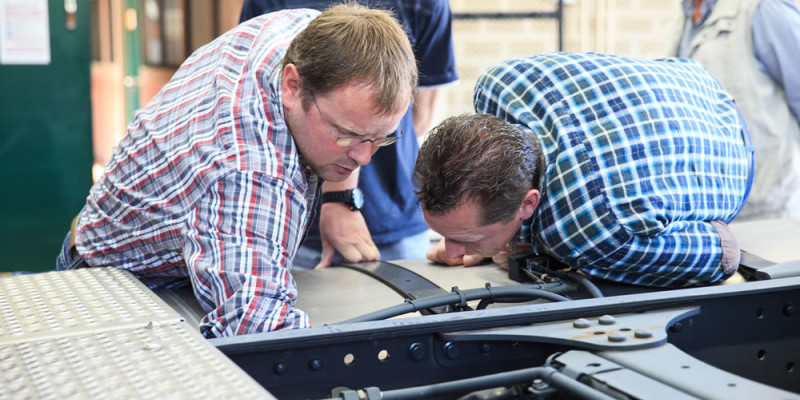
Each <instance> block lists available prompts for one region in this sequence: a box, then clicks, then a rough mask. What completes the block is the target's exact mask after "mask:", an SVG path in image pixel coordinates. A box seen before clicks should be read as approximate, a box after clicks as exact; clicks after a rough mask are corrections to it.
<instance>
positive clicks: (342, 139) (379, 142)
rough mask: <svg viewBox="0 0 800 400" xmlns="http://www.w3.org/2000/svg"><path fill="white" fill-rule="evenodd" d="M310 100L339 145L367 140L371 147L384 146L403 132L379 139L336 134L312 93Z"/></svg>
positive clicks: (348, 144)
mask: <svg viewBox="0 0 800 400" xmlns="http://www.w3.org/2000/svg"><path fill="white" fill-rule="evenodd" d="M311 101H313V102H314V107H316V108H317V112H318V113H319V116H320V118H322V123H324V124H325V126H326V127H327V128H328V134H329V135H331V136H333V138H334V139H336V145H337V146H339V147H351V146H355V145H357V144H361V143H364V142H369V143H370V144H371V145H372V146H373V147H384V146H388V145H390V144H394V143H395V142H397V141H398V140H400V137H401V136H403V133H404V132H403V131H400V133H399V134H398V135H397V136H387V137H385V138H380V139H361V138H349V137H341V136H336V135H335V134H334V133H333V128H331V127H330V125H328V122H326V121H325V116H324V115H322V110H320V109H319V104H317V98H316V96H314V95H313V94H312V95H311Z"/></svg>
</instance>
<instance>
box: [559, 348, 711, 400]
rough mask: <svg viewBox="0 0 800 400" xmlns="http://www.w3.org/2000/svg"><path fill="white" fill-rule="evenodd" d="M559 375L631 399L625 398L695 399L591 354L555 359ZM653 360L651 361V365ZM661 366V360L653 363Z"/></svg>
mask: <svg viewBox="0 0 800 400" xmlns="http://www.w3.org/2000/svg"><path fill="white" fill-rule="evenodd" d="M554 361H555V364H561V365H562V368H561V372H562V373H563V374H564V375H566V376H569V377H571V378H572V379H576V380H578V379H580V380H582V381H583V382H587V383H588V384H589V385H590V386H592V387H596V388H598V389H602V390H603V391H605V392H610V393H615V394H622V393H624V394H625V396H630V397H626V398H634V399H647V400H689V399H697V397H695V396H692V395H690V394H688V393H685V392H682V391H680V390H678V389H676V388H673V387H671V386H669V385H667V384H665V383H663V382H660V381H658V380H656V379H653V378H650V377H647V376H645V375H642V374H640V373H638V372H636V371H634V370H632V369H628V368H625V367H623V366H621V365H619V364H616V363H614V362H612V361H610V360H608V359H605V358H602V357H599V356H597V355H595V354H594V353H590V352H588V351H583V350H572V351H568V352H566V353H564V354H561V355H559V356H558V357H556V358H555V360H554ZM653 361H654V360H651V362H653ZM654 364H659V365H661V360H658V362H654Z"/></svg>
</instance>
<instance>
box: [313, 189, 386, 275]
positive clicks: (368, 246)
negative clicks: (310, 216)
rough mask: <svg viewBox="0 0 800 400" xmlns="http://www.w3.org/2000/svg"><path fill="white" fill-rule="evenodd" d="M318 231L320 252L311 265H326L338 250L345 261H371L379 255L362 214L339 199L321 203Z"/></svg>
mask: <svg viewBox="0 0 800 400" xmlns="http://www.w3.org/2000/svg"><path fill="white" fill-rule="evenodd" d="M319 231H320V236H321V237H322V256H321V258H320V261H319V264H317V266H316V267H315V268H317V269H319V268H328V267H329V266H330V265H331V262H332V261H333V255H334V254H335V252H338V253H339V254H341V255H342V258H344V259H345V260H347V261H349V262H359V261H373V260H377V259H379V258H380V257H381V253H380V252H379V251H378V247H377V246H375V243H373V242H372V235H370V233H369V229H368V228H367V223H366V222H364V217H363V216H362V215H361V213H360V212H358V211H351V210H350V208H349V207H347V206H346V205H344V204H341V203H325V204H323V205H322V207H321V209H320V215H319Z"/></svg>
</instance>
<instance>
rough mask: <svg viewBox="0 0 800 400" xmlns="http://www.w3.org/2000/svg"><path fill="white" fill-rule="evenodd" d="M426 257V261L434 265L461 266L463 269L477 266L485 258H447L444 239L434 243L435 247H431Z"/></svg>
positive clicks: (476, 256) (473, 256)
mask: <svg viewBox="0 0 800 400" xmlns="http://www.w3.org/2000/svg"><path fill="white" fill-rule="evenodd" d="M427 257H428V260H431V261H433V262H435V263H439V264H445V265H451V266H452V265H463V266H465V267H471V266H473V265H478V264H480V263H481V262H483V261H484V260H485V259H486V257H484V256H479V255H463V256H456V257H448V256H447V253H446V252H445V247H444V239H442V240H440V241H439V243H436V244H435V245H433V247H431V248H430V249H429V250H428V254H427Z"/></svg>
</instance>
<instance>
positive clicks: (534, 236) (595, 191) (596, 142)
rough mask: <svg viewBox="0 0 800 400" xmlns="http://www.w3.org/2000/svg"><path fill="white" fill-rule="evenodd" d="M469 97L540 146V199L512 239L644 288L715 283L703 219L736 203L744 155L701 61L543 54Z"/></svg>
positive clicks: (712, 239)
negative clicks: (542, 157)
mask: <svg viewBox="0 0 800 400" xmlns="http://www.w3.org/2000/svg"><path fill="white" fill-rule="evenodd" d="M474 100H475V109H476V111H478V112H484V113H489V114H494V115H496V116H498V117H501V118H504V119H506V120H507V121H509V122H512V123H515V124H518V125H521V126H522V127H524V128H527V130H529V131H530V132H531V133H532V134H534V135H535V136H536V137H537V138H538V139H539V141H540V143H541V144H542V148H543V150H544V153H545V159H546V160H545V162H546V171H545V174H544V178H543V182H542V183H541V185H542V186H541V187H542V196H541V201H540V205H539V207H538V208H537V210H536V212H535V213H534V215H533V217H532V218H531V220H530V221H529V223H526V224H524V228H523V232H522V234H523V235H527V236H528V237H529V238H530V240H531V242H533V243H534V245H535V246H536V248H537V251H538V252H540V253H541V252H542V251H543V252H546V253H548V254H550V255H551V256H553V257H555V258H556V259H558V260H559V261H562V262H564V263H565V264H568V265H570V266H572V267H575V268H577V269H579V270H582V271H584V272H586V273H587V274H589V275H590V276H595V277H599V278H603V279H608V280H613V281H620V282H628V283H635V284H640V285H647V286H660V287H668V286H669V287H676V286H688V285H694V284H701V283H709V282H714V281H717V280H719V279H721V278H723V276H724V272H723V271H722V268H721V265H720V261H721V255H722V249H721V246H720V238H719V237H718V235H717V233H716V231H715V230H714V228H713V227H712V226H711V224H709V222H708V221H711V220H721V221H725V222H729V221H730V220H731V219H733V217H735V216H736V214H737V213H738V212H739V210H740V209H741V208H742V206H743V204H744V201H745V199H746V191H747V187H748V177H749V157H748V155H749V154H748V151H751V149H748V148H747V147H746V146H745V144H744V142H743V139H742V125H741V122H740V119H739V118H738V116H737V112H736V109H735V107H734V104H733V101H732V99H731V98H730V96H729V95H728V94H727V93H726V92H725V91H724V89H723V88H722V87H721V86H720V85H719V84H718V83H717V82H716V81H715V80H714V79H713V78H712V77H711V76H710V75H708V73H706V72H705V71H704V70H703V69H702V67H701V66H700V64H699V63H696V62H694V61H690V60H683V59H667V60H659V61H653V60H642V59H631V58H623V57H616V56H608V55H602V54H591V53H590V54H567V53H554V54H544V55H538V56H534V57H530V58H522V59H516V60H510V61H507V62H504V63H501V64H499V65H497V66H494V67H492V68H490V69H489V70H488V71H487V72H485V73H484V74H483V75H482V76H481V77H480V78H479V80H478V82H477V84H476V87H475V99H474Z"/></svg>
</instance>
